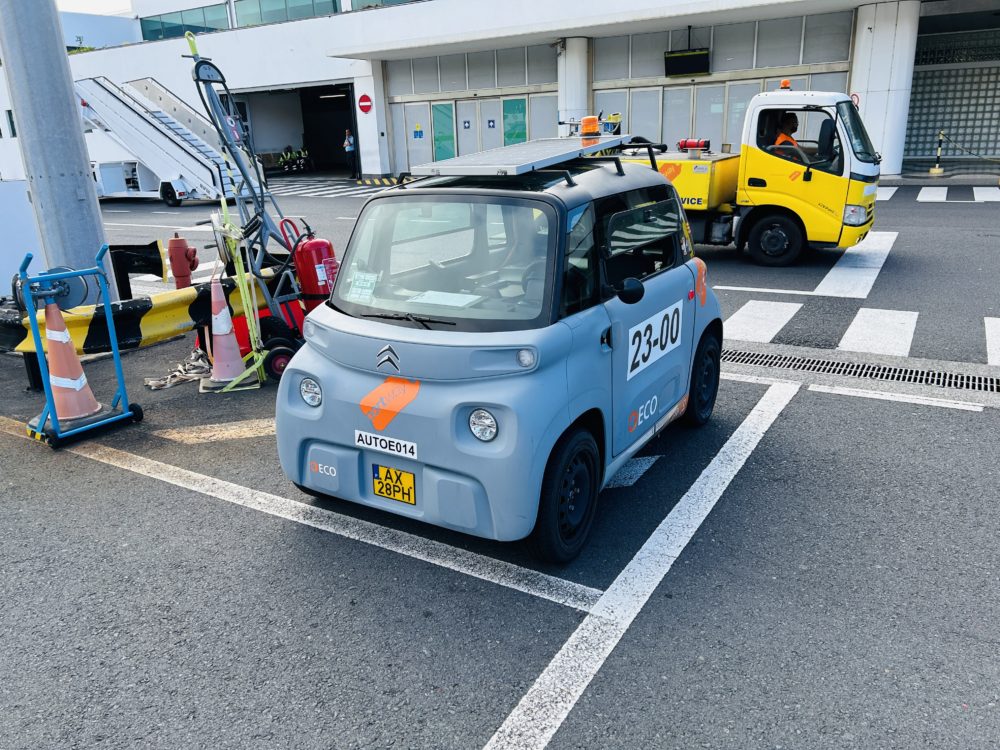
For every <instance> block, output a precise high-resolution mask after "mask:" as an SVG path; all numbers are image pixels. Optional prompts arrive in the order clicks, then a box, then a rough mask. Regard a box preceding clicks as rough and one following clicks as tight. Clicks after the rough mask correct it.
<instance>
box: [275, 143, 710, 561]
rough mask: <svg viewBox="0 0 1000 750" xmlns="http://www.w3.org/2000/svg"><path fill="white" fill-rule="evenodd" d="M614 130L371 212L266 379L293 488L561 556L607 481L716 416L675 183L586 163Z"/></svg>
mask: <svg viewBox="0 0 1000 750" xmlns="http://www.w3.org/2000/svg"><path fill="white" fill-rule="evenodd" d="M621 141H622V138H620V137H619V138H612V139H608V138H598V139H579V138H576V139H573V138H569V139H547V140H543V141H535V142H529V143H525V144H519V145H518V146H510V147H506V148H502V149H496V150H494V151H490V152H485V153H483V154H473V155H470V156H468V157H457V158H455V159H451V160H445V161H442V162H434V163H432V164H430V165H424V167H420V168H415V169H414V171H415V172H418V170H420V172H422V173H423V174H424V175H427V177H426V178H425V179H420V180H416V181H414V182H410V183H407V184H405V185H403V186H400V187H397V188H395V189H392V190H388V191H384V192H382V193H379V194H378V195H377V196H375V197H373V198H372V199H371V200H370V201H369V202H368V203H367V204H366V205H365V207H364V208H363V210H362V211H361V214H360V215H359V217H358V221H357V224H356V226H355V228H354V231H353V233H352V235H351V238H350V241H349V242H348V245H347V248H346V250H345V252H344V256H343V258H342V261H341V270H340V274H339V275H338V277H337V281H336V285H335V287H334V289H333V293H332V295H331V297H330V299H329V301H328V302H327V303H326V304H324V305H321V306H320V307H318V308H316V309H315V310H313V311H312V312H311V313H310V314H309V316H308V318H307V319H306V322H305V324H304V334H305V339H306V341H305V344H304V346H303V347H302V348H301V349H300V350H299V351H298V352H297V353H296V354H295V357H294V358H293V359H292V360H291V362H290V363H289V364H288V367H287V368H286V370H285V373H284V376H283V377H282V379H281V383H280V386H279V393H278V398H277V408H276V424H277V437H278V454H279V457H280V460H281V466H282V469H283V470H284V471H285V473H286V474H287V475H288V476H289V477H290V478H291V479H292V481H294V482H295V483H296V484H297V485H299V486H300V487H301V488H303V489H304V490H305V491H306V492H309V493H313V494H318V495H329V496H334V497H337V498H341V499H344V500H348V501H351V502H355V503H361V504H363V505H367V506H370V507H373V508H377V509H380V510H383V511H387V512H389V513H394V514H398V515H402V516H406V517H408V518H411V519H415V520H419V521H422V522H425V523H430V524H435V525H438V526H443V527H446V528H450V529H454V530H458V531H461V532H464V533H467V534H472V535H475V536H480V537H485V538H489V539H496V540H501V541H513V540H517V539H522V538H525V537H528V538H529V540H530V543H531V545H532V547H533V549H534V550H535V552H536V553H537V554H538V555H539V556H540V557H542V558H543V559H546V560H549V561H554V562H566V561H568V560H570V559H572V558H573V557H575V556H576V555H577V554H578V553H579V551H580V549H581V548H582V546H583V544H584V543H585V541H586V538H587V536H588V534H589V531H590V527H591V524H592V522H593V519H594V513H595V508H596V503H597V498H598V493H599V492H600V490H601V489H602V488H603V487H604V485H605V484H606V483H607V482H608V481H609V480H610V479H611V477H612V476H614V474H615V472H616V471H617V470H618V469H619V468H621V467H622V466H623V465H624V464H625V463H626V462H627V461H628V460H629V459H630V458H631V457H632V456H633V455H635V453H636V452H637V451H638V450H640V449H641V448H642V447H643V446H644V445H645V444H646V443H648V442H649V440H651V439H652V438H653V437H654V436H655V435H656V434H658V433H659V432H660V431H661V430H663V429H664V428H665V427H666V426H667V425H668V424H670V423H671V422H672V421H674V420H675V419H684V420H685V421H687V422H688V423H691V424H694V425H698V424H703V423H704V422H705V421H707V420H708V419H709V417H710V415H711V413H712V409H713V406H714V403H715V396H716V392H717V388H718V382H719V363H720V352H721V344H722V321H721V313H720V309H719V304H718V300H717V299H716V298H715V295H714V294H713V292H712V290H711V288H710V287H709V286H708V282H707V276H706V269H705V264H704V263H703V262H702V261H700V260H699V259H696V258H694V257H693V254H692V243H691V239H690V234H689V229H688V226H687V222H686V219H685V214H684V210H683V208H682V207H681V205H680V202H679V200H678V197H677V194H676V192H675V190H674V188H673V187H672V186H671V185H670V183H669V181H668V180H667V179H665V178H664V177H663V175H662V174H659V173H658V171H657V170H655V169H651V164H650V163H649V162H647V163H646V164H645V165H639V164H623V163H622V162H621V160H620V159H619V158H617V157H596V158H591V157H589V156H588V154H591V153H594V152H595V151H598V150H601V149H602V148H606V147H608V146H609V145H610V146H616V145H619V144H620V143H621ZM420 172H418V173H420Z"/></svg>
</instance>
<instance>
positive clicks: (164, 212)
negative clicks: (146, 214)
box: [150, 211, 181, 216]
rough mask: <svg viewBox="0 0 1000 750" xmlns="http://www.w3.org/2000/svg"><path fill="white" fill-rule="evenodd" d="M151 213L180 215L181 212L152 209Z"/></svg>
mask: <svg viewBox="0 0 1000 750" xmlns="http://www.w3.org/2000/svg"><path fill="white" fill-rule="evenodd" d="M150 213H154V214H165V215H167V216H180V214H181V212H180V211H151V212H150Z"/></svg>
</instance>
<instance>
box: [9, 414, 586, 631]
mask: <svg viewBox="0 0 1000 750" xmlns="http://www.w3.org/2000/svg"><path fill="white" fill-rule="evenodd" d="M0 430H2V431H3V432H6V433H7V434H11V435H15V436H17V437H21V438H24V439H25V440H28V438H27V436H26V435H25V431H24V424H23V423H21V422H18V421H16V420H13V419H8V418H6V417H0ZM63 452H64V453H73V454H76V455H78V456H83V457H85V458H89V459H91V460H94V461H98V462H100V463H103V464H106V465H108V466H114V467H115V468H118V469H124V470H125V471H131V472H133V473H135V474H139V475H141V476H146V477H149V478H151V479H157V480H159V481H161V482H165V483H167V484H172V485H174V486H175V487H180V488H182V489H186V490H190V491H192V492H197V493H200V494H202V495H207V496H209V497H214V498H216V499H217V500H225V501H226V502H228V503H233V504H234V505H241V506H243V507H244V508H250V509H251V510H257V511H260V512H261V513H267V514H268V515H271V516H276V517H278V518H283V519H285V520H287V521H294V522H295V523H300V524H303V525H304V526H311V527H312V528H315V529H319V530H321V531H326V532H329V533H331V534H336V535H337V536H340V537H343V538H345V539H351V540H353V541H357V542H362V543H364V544H370V545H371V546H373V547H379V548H381V549H384V550H388V551H390V552H395V553H397V554H400V555H405V556H406V557H410V558H413V559H416V560H421V561H423V562H426V563H430V564H431V565H437V566H438V567H441V568H446V569H448V570H451V571H454V572H456V573H463V574H465V575H467V576H471V577H473V578H478V579H480V580H483V581H487V582H488V583H493V584H496V585H498V586H504V587H506V588H509V589H513V590H515V591H520V592H522V593H524V594H529V595H531V596H535V597H538V598H540V599H547V600H548V601H551V602H555V603H556V604H562V605H564V606H567V607H572V608H573V609H578V610H580V611H582V612H589V611H590V610H591V608H592V607H593V606H594V604H595V603H596V602H597V600H598V599H599V598H600V596H601V591H600V590H598V589H594V588H591V587H589V586H583V585H580V584H578V583H573V582H572V581H567V580H564V579H562V578H557V577H555V576H550V575H547V574H545V573H540V572H538V571H536V570H531V569H530V568H522V567H521V566H519V565H514V564H513V563H508V562H505V561H503V560H496V559H494V558H492V557H487V556H485V555H479V554H476V553H475V552H469V551H467V550H463V549H459V548H458V547H452V546H450V545H447V544H443V543H441V542H436V541H434V540H432V539H425V538H424V537H420V536H417V535H415V534H408V533H406V532H405V531H398V530H396V529H391V528H387V527H385V526H379V525H378V524H374V523H370V522H368V521H362V520H360V519H356V518H351V517H350V516H343V515H340V514H338V513H334V512H332V511H328V510H324V509H322V508H317V507H316V506H313V505H306V504H305V503H300V502H297V501H295V500H289V499H287V498H284V497H279V496H278V495H272V494H270V493H268V492H261V491H260V490H254V489H250V488H249V487H243V486H241V485H238V484H234V483H232V482H227V481H225V480H224V479H216V478H215V477H210V476H206V475H204V474H198V473H196V472H193V471H188V470H187V469H182V468H180V467H178V466H171V465H170V464H165V463H161V462H160V461H154V460H152V459H149V458H145V457H143V456H139V455H136V454H134V453H128V452H127V451H122V450H118V449H116V448H108V447H106V446H103V445H99V444H97V443H83V444H80V445H76V446H73V447H67V448H64V449H63Z"/></svg>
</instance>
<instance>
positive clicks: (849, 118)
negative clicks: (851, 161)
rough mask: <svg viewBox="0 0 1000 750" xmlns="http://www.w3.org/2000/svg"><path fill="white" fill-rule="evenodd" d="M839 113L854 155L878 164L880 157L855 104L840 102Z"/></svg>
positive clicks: (838, 105)
mask: <svg viewBox="0 0 1000 750" xmlns="http://www.w3.org/2000/svg"><path fill="white" fill-rule="evenodd" d="M837 112H838V114H839V115H840V121H841V122H842V123H844V129H845V130H846V131H847V140H849V141H850V142H851V148H852V149H853V150H854V155H855V156H856V157H858V159H860V160H861V161H864V162H868V163H869V164H877V163H878V162H879V156H878V154H876V153H875V147H874V146H873V145H872V142H871V139H869V138H868V131H866V130H865V125H864V123H863V122H861V116H860V115H859V114H858V110H857V109H855V107H854V104H853V103H851V102H840V103H838V104H837Z"/></svg>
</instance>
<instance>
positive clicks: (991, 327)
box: [983, 318, 1000, 365]
mask: <svg viewBox="0 0 1000 750" xmlns="http://www.w3.org/2000/svg"><path fill="white" fill-rule="evenodd" d="M983 324H984V325H985V326H986V363H987V364H990V365H1000V318H983Z"/></svg>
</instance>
